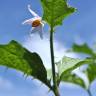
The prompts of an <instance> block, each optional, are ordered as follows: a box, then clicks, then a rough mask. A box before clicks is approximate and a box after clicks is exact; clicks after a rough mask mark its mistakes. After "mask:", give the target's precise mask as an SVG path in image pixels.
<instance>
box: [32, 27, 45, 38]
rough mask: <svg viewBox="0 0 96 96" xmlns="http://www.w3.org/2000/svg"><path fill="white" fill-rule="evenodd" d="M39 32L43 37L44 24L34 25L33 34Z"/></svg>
mask: <svg viewBox="0 0 96 96" xmlns="http://www.w3.org/2000/svg"><path fill="white" fill-rule="evenodd" d="M33 33H38V34H39V35H40V38H41V39H43V26H42V25H39V26H38V27H32V29H31V34H33Z"/></svg>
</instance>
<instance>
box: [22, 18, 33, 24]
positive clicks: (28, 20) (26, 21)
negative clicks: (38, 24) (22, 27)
mask: <svg viewBox="0 0 96 96" xmlns="http://www.w3.org/2000/svg"><path fill="white" fill-rule="evenodd" d="M33 20H34V18H31V19H27V20H25V21H24V22H23V23H22V24H32V22H33Z"/></svg>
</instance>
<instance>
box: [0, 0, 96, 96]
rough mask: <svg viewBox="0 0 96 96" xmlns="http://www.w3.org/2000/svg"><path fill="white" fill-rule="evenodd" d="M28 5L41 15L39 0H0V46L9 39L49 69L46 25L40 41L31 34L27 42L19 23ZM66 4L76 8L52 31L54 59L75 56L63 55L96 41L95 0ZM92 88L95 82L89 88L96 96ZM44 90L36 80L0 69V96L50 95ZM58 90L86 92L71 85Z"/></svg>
mask: <svg viewBox="0 0 96 96" xmlns="http://www.w3.org/2000/svg"><path fill="white" fill-rule="evenodd" d="M28 4H30V5H31V6H32V9H33V10H34V11H35V12H36V13H38V14H39V15H40V16H42V13H43V12H42V8H41V4H40V0H0V44H5V43H8V42H9V41H11V40H13V39H14V40H17V41H19V42H20V43H21V44H22V45H23V46H25V47H26V48H28V49H29V50H30V51H36V52H38V53H39V54H40V56H41V57H42V58H43V60H44V63H45V66H46V67H50V65H49V64H50V55H49V43H48V42H49V41H48V33H47V30H46V28H47V26H45V28H44V30H45V33H44V36H45V37H44V40H40V38H39V37H38V35H34V37H32V38H31V41H30V39H28V32H29V30H30V26H23V25H22V24H21V23H22V22H23V21H24V20H25V19H27V18H31V14H30V13H29V12H28V9H27V5H28ZM69 4H70V5H71V6H74V7H76V8H77V9H78V11H77V12H75V13H74V14H72V15H71V16H69V17H68V18H66V19H65V20H64V23H63V25H62V26H59V27H58V28H56V33H55V40H54V41H55V54H56V56H58V57H61V56H62V55H68V56H70V57H76V55H75V54H65V53H64V51H65V50H66V48H70V47H71V45H72V44H73V42H76V43H80V44H81V43H84V42H86V43H87V44H88V45H89V46H90V47H92V45H93V44H94V42H96V40H95V38H96V37H95V34H96V27H95V24H96V0H69ZM38 41H39V42H38ZM46 50H47V52H46ZM63 53H64V54H63ZM46 54H48V56H46ZM45 57H46V58H45ZM94 88H96V82H94V83H93V84H92V87H91V90H92V92H93V93H94V95H93V96H96V92H95V89H94ZM47 91H48V89H47V87H46V86H44V85H42V86H41V83H40V82H39V81H37V80H31V78H30V77H28V78H27V79H25V77H24V76H23V74H22V73H20V72H17V71H15V70H12V69H8V70H6V68H4V67H0V96H13V95H14V96H38V95H40V94H42V95H41V96H51V93H49V94H48V93H47ZM60 91H61V96H64V95H66V96H77V95H78V96H88V94H87V92H86V91H84V90H83V89H82V88H80V87H78V86H75V85H72V84H71V85H69V84H65V83H64V84H61V86H60ZM79 94H80V95H79Z"/></svg>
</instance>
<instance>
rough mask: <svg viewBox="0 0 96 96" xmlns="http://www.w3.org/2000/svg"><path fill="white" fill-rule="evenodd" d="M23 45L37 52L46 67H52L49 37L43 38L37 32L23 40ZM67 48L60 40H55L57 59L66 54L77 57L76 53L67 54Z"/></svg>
mask: <svg viewBox="0 0 96 96" xmlns="http://www.w3.org/2000/svg"><path fill="white" fill-rule="evenodd" d="M23 45H24V47H26V48H27V49H28V50H30V51H31V52H37V53H38V54H39V55H40V56H41V58H42V60H43V62H44V65H45V67H47V68H51V61H50V45H49V39H47V38H44V39H43V40H41V39H40V38H39V37H38V36H37V35H36V34H35V35H34V36H32V37H31V38H26V41H25V42H23ZM65 50H66V49H65V48H64V47H63V46H62V45H61V44H60V42H58V41H56V40H54V53H55V58H56V60H60V59H61V58H62V56H64V55H66V56H69V57H76V55H75V54H70V53H67V54H66V53H65Z"/></svg>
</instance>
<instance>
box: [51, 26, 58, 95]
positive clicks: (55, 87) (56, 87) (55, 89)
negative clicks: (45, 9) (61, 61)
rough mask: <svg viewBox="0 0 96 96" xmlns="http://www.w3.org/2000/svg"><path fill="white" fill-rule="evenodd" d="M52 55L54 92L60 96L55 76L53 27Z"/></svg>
mask: <svg viewBox="0 0 96 96" xmlns="http://www.w3.org/2000/svg"><path fill="white" fill-rule="evenodd" d="M50 53H51V64H52V75H53V91H54V94H55V96H60V95H59V91H58V86H57V80H56V74H55V63H54V48H53V27H52V26H51V31H50Z"/></svg>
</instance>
